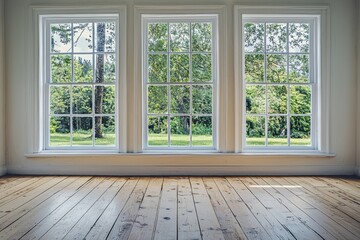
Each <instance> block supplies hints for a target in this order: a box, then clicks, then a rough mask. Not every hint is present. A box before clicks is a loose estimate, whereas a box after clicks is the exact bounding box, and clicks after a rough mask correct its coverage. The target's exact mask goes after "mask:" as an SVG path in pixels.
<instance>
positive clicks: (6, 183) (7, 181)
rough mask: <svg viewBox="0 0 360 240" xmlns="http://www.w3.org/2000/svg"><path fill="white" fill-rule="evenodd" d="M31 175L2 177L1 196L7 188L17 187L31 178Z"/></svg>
mask: <svg viewBox="0 0 360 240" xmlns="http://www.w3.org/2000/svg"><path fill="white" fill-rule="evenodd" d="M30 178H31V177H6V178H2V181H1V185H0V196H1V195H2V194H3V192H4V191H5V190H7V189H10V188H12V187H15V186H16V185H18V184H20V183H22V182H25V181H27V180H29V179H30Z"/></svg>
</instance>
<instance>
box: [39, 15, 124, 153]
mask: <svg viewBox="0 0 360 240" xmlns="http://www.w3.org/2000/svg"><path fill="white" fill-rule="evenodd" d="M43 29H44V30H43V31H44V32H43V34H44V35H43V36H44V40H43V42H44V44H43V53H44V57H43V61H44V64H43V66H44V69H43V71H44V76H45V78H44V81H45V83H44V84H43V87H44V96H45V100H44V109H45V110H44V118H45V121H44V122H45V130H44V131H45V136H44V139H45V148H46V149H59V148H65V149H77V148H78V149H82V148H97V149H98V148H115V147H116V146H117V145H118V144H117V142H118V141H117V139H118V136H117V135H118V134H117V129H118V124H117V122H118V116H117V115H118V111H117V109H118V106H117V95H118V91H117V86H118V67H117V66H118V18H117V16H115V15H99V16H96V15H95V16H91V17H84V16H81V15H77V16H74V15H69V16H61V17H44V19H43Z"/></svg>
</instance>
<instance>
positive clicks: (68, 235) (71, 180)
mask: <svg viewBox="0 0 360 240" xmlns="http://www.w3.org/2000/svg"><path fill="white" fill-rule="evenodd" d="M0 190H1V191H0V239H67V240H70V239H71V240H73V239H124V240H125V239H131V240H132V239H193V240H195V239H199V240H200V239H211V240H212V239H227V240H232V239H292V240H294V239H330V240H335V239H350V240H352V239H354V240H355V239H357V240H359V239H360V237H359V236H360V217H359V216H360V197H359V196H360V180H359V179H350V178H339V177H165V178H163V177H80V176H78V177H77V176H69V177H67V176H35V177H31V176H26V177H21V176H19V177H17V176H9V177H0Z"/></svg>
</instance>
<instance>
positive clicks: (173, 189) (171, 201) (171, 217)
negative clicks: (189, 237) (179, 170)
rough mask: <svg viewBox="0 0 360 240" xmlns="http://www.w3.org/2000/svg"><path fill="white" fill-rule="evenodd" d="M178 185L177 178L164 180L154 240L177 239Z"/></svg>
mask: <svg viewBox="0 0 360 240" xmlns="http://www.w3.org/2000/svg"><path fill="white" fill-rule="evenodd" d="M177 183H178V179H175V178H165V179H164V183H163V189H162V194H161V198H160V204H159V210H158V218H157V223H156V228H155V236H154V239H176V238H177V187H178V186H177Z"/></svg>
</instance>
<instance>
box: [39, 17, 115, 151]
mask: <svg viewBox="0 0 360 240" xmlns="http://www.w3.org/2000/svg"><path fill="white" fill-rule="evenodd" d="M76 23H78V24H83V23H87V24H91V27H92V30H91V42H92V50H91V51H90V52H89V51H87V52H82V51H75V44H74V38H75V34H74V24H76ZM95 23H105V24H106V23H112V24H114V31H115V38H114V41H115V44H114V51H109V50H108V51H106V49H105V46H104V51H98V50H97V49H96V48H97V43H96V42H95V41H96V40H95V34H96V33H95ZM51 24H69V25H70V26H71V51H67V52H52V51H51V50H50V36H51V33H50V32H51V30H50V26H51ZM117 25H118V23H117V20H116V19H102V18H98V19H93V20H89V19H86V20H84V21H81V20H76V19H71V20H66V21H61V20H56V21H51V20H50V21H48V22H47V24H46V32H47V34H46V41H45V42H46V44H47V48H46V49H47V55H48V56H49V57H47V58H46V59H47V74H46V76H47V77H46V83H45V88H46V89H47V90H46V93H47V101H45V104H46V105H47V107H46V108H45V109H46V110H47V111H46V112H45V115H46V122H47V126H48V127H47V132H46V135H45V139H46V146H45V147H46V149H69V148H71V149H89V148H96V149H108V148H111V149H112V148H116V146H117V142H118V141H117V139H118V134H117V128H118V127H117V122H118V121H117V100H116V99H117V87H116V85H117V75H118V73H117V67H115V76H114V80H113V82H102V83H99V82H96V77H97V76H96V71H97V67H96V61H95V59H96V56H100V55H103V56H104V57H105V56H107V55H110V54H111V55H114V62H115V65H116V63H117V58H118V57H117V51H118V47H117V45H116V42H117V36H118V31H117ZM104 44H105V43H104ZM61 55H65V56H66V55H70V56H71V82H65V83H60V82H54V83H53V82H52V74H51V72H52V69H51V57H52V56H61ZM76 55H91V59H92V81H91V82H75V76H74V72H75V71H74V63H75V61H74V59H75V56H76ZM104 62H105V59H104ZM103 67H104V68H105V66H103ZM59 86H61V87H65V86H68V87H69V98H70V99H69V104H70V106H69V111H70V112H69V113H68V114H56V113H52V112H51V110H50V103H51V101H50V97H51V92H50V89H51V87H59ZM101 86H103V87H113V88H114V94H115V95H114V105H115V109H114V111H115V112H114V113H110V114H106V113H96V109H95V95H96V87H101ZM74 87H91V104H92V107H91V113H89V114H79V113H74V112H73V89H74ZM101 104H103V103H101ZM52 117H68V118H69V124H70V126H69V128H70V133H69V135H70V139H69V140H70V143H69V145H63V146H52V145H51V142H50V141H51V136H50V135H51V134H50V133H49V131H50V122H49V121H50V118H52ZM76 117H78V118H85V117H88V118H91V122H92V126H91V142H92V144H91V145H88V144H84V145H82V144H78V145H76V144H73V138H74V129H73V123H74V118H76ZM97 117H101V118H102V117H109V118H114V123H115V126H114V128H115V129H114V130H115V131H114V132H115V140H114V142H113V144H111V145H101V144H96V138H95V125H96V123H95V121H96V118H97Z"/></svg>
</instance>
